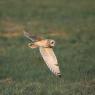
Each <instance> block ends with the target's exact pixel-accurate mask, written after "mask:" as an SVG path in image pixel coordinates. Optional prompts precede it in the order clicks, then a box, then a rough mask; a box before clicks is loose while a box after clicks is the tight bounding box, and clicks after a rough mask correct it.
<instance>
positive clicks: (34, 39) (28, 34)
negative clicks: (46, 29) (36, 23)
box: [24, 31, 44, 42]
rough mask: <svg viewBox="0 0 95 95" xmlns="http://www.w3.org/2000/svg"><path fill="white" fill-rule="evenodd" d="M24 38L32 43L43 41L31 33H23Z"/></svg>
mask: <svg viewBox="0 0 95 95" xmlns="http://www.w3.org/2000/svg"><path fill="white" fill-rule="evenodd" d="M24 36H25V37H27V38H28V39H30V40H31V41H32V42H35V41H41V40H43V39H44V38H42V37H38V36H34V35H32V34H31V33H29V32H25V31H24Z"/></svg>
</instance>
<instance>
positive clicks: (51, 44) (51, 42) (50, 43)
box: [49, 39, 55, 47]
mask: <svg viewBox="0 0 95 95" xmlns="http://www.w3.org/2000/svg"><path fill="white" fill-rule="evenodd" d="M49 45H50V47H54V46H55V41H54V40H52V39H50V40H49Z"/></svg>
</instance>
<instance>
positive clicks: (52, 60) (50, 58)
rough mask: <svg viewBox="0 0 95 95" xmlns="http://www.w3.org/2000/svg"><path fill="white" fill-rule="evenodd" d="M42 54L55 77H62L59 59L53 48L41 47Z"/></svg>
mask: <svg viewBox="0 0 95 95" xmlns="http://www.w3.org/2000/svg"><path fill="white" fill-rule="evenodd" d="M39 49H40V53H41V55H42V57H43V59H44V61H45V62H46V64H47V66H48V68H49V69H50V70H51V71H52V72H53V73H54V75H56V76H59V77H61V74H60V69H59V66H58V62H57V58H56V56H55V54H54V52H53V49H52V48H43V47H40V48H39Z"/></svg>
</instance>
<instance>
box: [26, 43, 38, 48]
mask: <svg viewBox="0 0 95 95" xmlns="http://www.w3.org/2000/svg"><path fill="white" fill-rule="evenodd" d="M28 46H29V47H30V48H32V49H33V48H37V47H38V46H37V45H35V44H34V43H29V44H28Z"/></svg>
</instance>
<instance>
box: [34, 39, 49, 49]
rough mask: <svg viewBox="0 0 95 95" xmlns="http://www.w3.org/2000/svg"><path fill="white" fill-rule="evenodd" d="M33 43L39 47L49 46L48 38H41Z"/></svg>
mask: <svg viewBox="0 0 95 95" xmlns="http://www.w3.org/2000/svg"><path fill="white" fill-rule="evenodd" d="M35 45H37V46H39V47H49V46H50V44H49V42H48V40H41V41H38V42H35Z"/></svg>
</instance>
